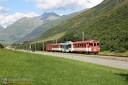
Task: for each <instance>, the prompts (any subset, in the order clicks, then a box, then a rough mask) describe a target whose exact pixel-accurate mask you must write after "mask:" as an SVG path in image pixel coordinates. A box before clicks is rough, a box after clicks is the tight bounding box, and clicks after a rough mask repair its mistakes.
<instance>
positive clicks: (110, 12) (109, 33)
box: [39, 0, 128, 52]
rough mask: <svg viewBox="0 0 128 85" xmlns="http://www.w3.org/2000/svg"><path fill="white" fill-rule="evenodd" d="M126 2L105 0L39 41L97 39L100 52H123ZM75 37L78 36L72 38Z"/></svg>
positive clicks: (126, 35) (126, 31)
mask: <svg viewBox="0 0 128 85" xmlns="http://www.w3.org/2000/svg"><path fill="white" fill-rule="evenodd" d="M127 23H128V0H104V1H103V2H102V3H101V4H99V5H97V6H96V7H94V8H92V9H89V10H88V11H85V12H83V13H82V14H80V15H78V16H77V17H75V18H73V19H70V20H68V21H66V22H64V23H62V24H60V25H58V26H56V27H54V28H53V29H50V30H48V31H46V32H45V33H44V34H43V35H42V37H40V38H39V39H40V40H42V39H44V38H46V39H47V38H49V37H53V36H54V35H56V34H59V33H64V32H65V35H64V36H62V37H61V38H60V39H58V41H59V42H64V41H69V40H70V41H76V40H81V38H79V37H81V36H82V32H84V34H85V36H84V37H85V40H90V39H96V40H99V41H100V42H101V44H100V45H101V50H102V51H103V50H111V51H116V52H123V51H125V50H128V43H127V41H128V24H127ZM74 35H77V36H74Z"/></svg>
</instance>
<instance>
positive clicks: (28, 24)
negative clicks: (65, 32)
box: [0, 13, 60, 43]
mask: <svg viewBox="0 0 128 85" xmlns="http://www.w3.org/2000/svg"><path fill="white" fill-rule="evenodd" d="M48 14H49V15H48ZM59 17H60V16H59V15H58V16H57V15H55V13H44V14H43V15H41V16H38V17H33V18H27V17H24V18H22V19H19V20H17V21H16V22H14V23H13V24H12V25H10V26H8V27H7V28H6V29H5V30H3V32H2V33H0V40H4V41H5V42H8V43H13V42H16V41H17V40H20V39H21V38H23V37H24V36H26V35H27V34H29V33H31V32H32V31H33V30H34V29H36V28H37V27H39V26H41V25H42V24H43V23H45V22H48V21H51V20H54V19H57V18H59Z"/></svg>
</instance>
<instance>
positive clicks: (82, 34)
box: [82, 32, 84, 41]
mask: <svg viewBox="0 0 128 85" xmlns="http://www.w3.org/2000/svg"><path fill="white" fill-rule="evenodd" d="M82 41H84V32H82Z"/></svg>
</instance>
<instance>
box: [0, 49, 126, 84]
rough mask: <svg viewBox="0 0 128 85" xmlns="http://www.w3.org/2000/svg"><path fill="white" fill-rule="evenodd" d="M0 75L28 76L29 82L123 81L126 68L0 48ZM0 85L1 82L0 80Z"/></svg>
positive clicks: (121, 82)
mask: <svg viewBox="0 0 128 85" xmlns="http://www.w3.org/2000/svg"><path fill="white" fill-rule="evenodd" d="M0 67H1V68H0V73H1V75H0V79H2V78H5V77H6V78H11V79H17V78H19V79H20V78H28V79H30V78H31V79H33V82H32V83H33V85H127V83H128V70H120V69H114V68H109V67H104V66H100V65H94V64H89V63H85V62H79V61H74V60H69V59H63V58H56V57H51V56H46V55H36V54H31V53H23V52H17V51H8V50H0ZM0 84H1V85H2V83H1V82H0Z"/></svg>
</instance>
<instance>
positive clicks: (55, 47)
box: [46, 43, 61, 51]
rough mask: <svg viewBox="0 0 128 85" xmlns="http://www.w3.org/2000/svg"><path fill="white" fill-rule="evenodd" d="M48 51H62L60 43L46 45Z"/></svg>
mask: <svg viewBox="0 0 128 85" xmlns="http://www.w3.org/2000/svg"><path fill="white" fill-rule="evenodd" d="M46 51H61V48H60V43H58V44H49V45H46Z"/></svg>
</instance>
